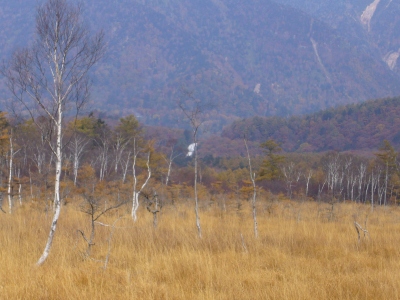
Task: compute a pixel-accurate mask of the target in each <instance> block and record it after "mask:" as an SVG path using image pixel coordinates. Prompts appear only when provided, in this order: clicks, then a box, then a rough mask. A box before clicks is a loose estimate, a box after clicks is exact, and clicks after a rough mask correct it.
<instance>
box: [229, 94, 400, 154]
mask: <svg viewBox="0 0 400 300" xmlns="http://www.w3.org/2000/svg"><path fill="white" fill-rule="evenodd" d="M399 116H400V98H388V99H380V100H374V101H367V102H365V103H362V104H350V105H346V106H342V107H338V108H334V109H333V108H331V109H327V110H324V111H321V112H318V113H315V114H311V115H307V116H304V117H291V118H280V117H268V118H261V117H253V118H249V119H244V120H241V121H236V122H234V123H233V124H232V125H231V126H228V127H227V128H225V129H224V130H223V133H222V138H223V139H225V141H229V140H233V141H241V140H242V138H243V134H244V133H246V134H247V136H248V138H249V140H250V141H253V142H264V141H266V140H268V139H274V140H276V141H277V142H279V143H280V144H281V145H282V148H283V149H284V150H285V151H288V152H292V151H298V152H311V151H326V150H338V151H343V150H375V149H377V148H379V146H380V145H381V144H382V141H383V140H385V139H386V140H389V141H390V142H391V143H392V144H393V145H394V146H396V147H399V146H400V129H399V128H400V117H399Z"/></svg>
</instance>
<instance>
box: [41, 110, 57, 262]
mask: <svg viewBox="0 0 400 300" xmlns="http://www.w3.org/2000/svg"><path fill="white" fill-rule="evenodd" d="M57 121H58V122H57V124H56V126H57V143H56V175H55V181H54V215H53V220H52V221H51V226H50V232H49V236H48V238H47V243H46V246H45V248H44V251H43V253H42V256H41V257H40V258H39V260H38V262H37V263H36V264H37V265H38V266H39V265H41V264H43V263H44V262H45V260H46V259H47V257H48V256H49V253H50V249H51V245H52V243H53V238H54V233H55V232H56V227H57V222H58V218H59V217H60V212H61V200H60V176H61V167H62V151H61V150H62V149H61V145H62V108H61V105H60V106H59V107H58V119H57Z"/></svg>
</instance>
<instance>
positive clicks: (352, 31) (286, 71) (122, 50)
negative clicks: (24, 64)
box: [0, 0, 400, 132]
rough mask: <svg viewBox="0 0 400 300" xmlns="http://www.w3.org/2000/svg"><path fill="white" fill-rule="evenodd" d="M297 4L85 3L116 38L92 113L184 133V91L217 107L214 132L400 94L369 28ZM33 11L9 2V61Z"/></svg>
mask: <svg viewBox="0 0 400 300" xmlns="http://www.w3.org/2000/svg"><path fill="white" fill-rule="evenodd" d="M293 1H294V0H293ZM299 3H300V2H299ZM324 3H325V2H324ZM327 3H328V2H326V3H325V4H326V5H325V10H327V9H328V8H329V7H330V6H327V5H328V4H327ZM289 4H290V3H286V5H283V4H279V3H275V2H272V1H260V0H251V1H245V2H238V1H233V0H205V1H201V2H196V1H189V0H184V1H177V0H171V1H161V0H152V1H146V2H145V1H141V0H135V1H118V2H115V1H105V0H98V1H94V0H88V1H85V9H86V10H85V12H86V13H87V15H86V17H87V22H88V25H90V27H91V28H92V29H93V30H97V29H99V28H103V29H104V30H105V32H106V35H107V39H108V53H107V56H106V58H105V59H104V60H103V62H102V63H101V64H99V65H98V66H97V68H96V69H95V71H94V74H93V79H94V82H93V90H92V103H91V105H90V109H97V110H100V111H104V112H107V114H108V115H109V116H120V115H126V114H129V113H134V114H135V115H137V116H138V118H139V119H140V120H141V121H142V122H144V123H146V124H152V125H169V126H180V127H182V126H184V125H185V124H186V123H178V122H177V120H179V119H181V117H182V116H181V114H180V111H179V109H178V108H177V101H179V100H180V99H182V89H183V88H184V89H186V90H190V91H194V95H195V97H197V98H199V99H201V100H202V101H204V102H207V103H210V102H211V103H213V109H210V111H208V112H207V118H208V119H209V120H210V127H211V130H212V131H214V132H215V131H218V130H219V129H220V128H222V126H224V125H226V124H229V123H230V122H232V121H233V120H235V119H237V118H238V117H240V118H243V117H251V116H254V115H258V116H274V115H277V116H288V115H292V114H303V113H311V112H315V111H318V110H320V109H324V108H327V107H332V106H336V105H343V104H347V103H355V102H361V101H365V100H367V99H372V98H381V97H386V96H397V95H399V94H400V76H399V75H398V73H396V71H395V68H392V69H391V68H390V67H389V66H388V64H387V63H385V61H384V60H383V59H382V55H381V53H380V50H379V47H377V44H379V43H380V42H379V43H378V42H377V41H374V40H373V39H372V38H371V37H370V35H369V33H368V30H367V29H365V28H364V27H363V26H361V25H360V24H361V23H360V22H361V21H360V22H359V21H357V20H356V21H353V22H350V21H349V22H350V23H348V24H347V23H346V24H347V25H348V26H347V30H342V29H343V28H341V27H338V26H336V25H335V24H333V23H332V22H330V21H329V19H327V18H325V19H324V18H322V17H321V18H316V16H315V13H314V12H311V11H301V10H299V9H298V7H297V8H293V7H289V6H288V5H289ZM35 5H36V1H33V0H30V1H11V2H10V1H4V3H2V8H1V9H0V13H1V16H2V18H1V19H0V25H1V26H0V28H2V29H1V31H0V32H1V38H2V40H3V41H4V42H3V43H2V45H1V46H0V55H1V57H2V59H8V58H9V56H10V53H11V52H12V50H13V49H15V47H18V46H21V45H24V44H25V43H27V42H29V40H30V39H31V36H32V30H33V28H34V26H33V22H34V13H33V12H34V7H35ZM329 5H331V4H329ZM332 5H333V4H332ZM360 7H361V5H360ZM332 11H335V12H337V13H338V14H340V13H342V12H341V11H339V10H335V9H332ZM396 12H398V5H394V4H393V9H392V13H393V14H394V15H395V14H396ZM335 16H336V15H335ZM346 20H350V19H349V18H346ZM385 20H386V21H385V22H389V23H390V22H393V23H390V24H386V25H384V26H386V27H390V26H392V27H393V26H394V27H393V28H395V26H397V25H396V24H397V23H396V20H397V19H396V18H394V19H385ZM382 26H383V25H382ZM392 27H390V28H392ZM373 28H375V27H373ZM377 34H378V33H377ZM399 37H400V31H399V30H397V31H396V30H392V31H391V35H390V36H388V38H390V41H393V43H394V42H395V41H396V40H398V39H399ZM385 39H386V38H385ZM382 41H383V40H382ZM391 43H392V42H391ZM0 90H1V95H2V97H1V98H2V99H4V100H3V107H4V106H5V104H6V102H7V101H8V100H9V94H7V92H6V90H5V88H4V86H3V87H2V86H1V83H0ZM183 98H184V97H183ZM184 100H185V99H184Z"/></svg>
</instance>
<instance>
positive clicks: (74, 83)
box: [1, 0, 104, 265]
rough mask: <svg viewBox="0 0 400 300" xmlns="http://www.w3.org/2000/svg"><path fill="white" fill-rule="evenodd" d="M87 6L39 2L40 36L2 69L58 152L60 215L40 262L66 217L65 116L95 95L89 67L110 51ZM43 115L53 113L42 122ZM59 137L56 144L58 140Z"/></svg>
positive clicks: (56, 182) (56, 204)
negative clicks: (90, 27) (89, 22)
mask: <svg viewBox="0 0 400 300" xmlns="http://www.w3.org/2000/svg"><path fill="white" fill-rule="evenodd" d="M81 17H82V12H81V6H80V5H75V4H70V3H68V2H67V0H47V1H46V2H45V3H44V4H43V5H41V6H39V7H38V10H37V14H36V38H35V41H34V43H33V45H32V46H31V47H29V48H26V49H22V50H19V51H16V52H15V54H14V56H13V58H12V60H11V62H10V65H9V66H8V68H7V67H4V68H3V69H2V70H1V72H2V73H3V75H5V77H6V78H7V85H8V88H9V90H10V91H11V92H12V94H13V96H14V98H15V99H16V100H17V102H18V103H20V104H21V107H19V108H16V109H15V111H18V110H21V111H22V110H25V111H27V112H28V113H29V114H30V116H31V119H32V120H33V121H34V122H35V124H36V126H37V127H38V128H39V129H40V131H41V135H42V137H43V139H44V140H45V141H46V142H47V143H48V145H49V147H50V149H51V151H52V153H53V155H54V156H55V179H54V215H53V220H52V223H51V226H50V233H49V236H48V239H47V243H46V246H45V249H44V251H43V254H42V256H41V257H40V258H39V260H38V262H37V264H38V265H41V264H43V262H44V261H45V260H46V259H47V257H48V255H49V253H50V249H51V245H52V242H53V237H54V233H55V231H56V226H57V221H58V218H59V216H60V210H61V201H60V176H61V167H62V154H63V144H62V134H63V115H64V111H65V110H70V109H72V108H74V110H75V111H76V115H77V114H78V113H79V110H80V109H81V107H82V106H83V105H84V103H85V102H86V101H87V99H88V97H89V82H88V78H87V74H88V71H89V69H90V68H91V67H92V66H93V65H94V64H95V63H96V62H97V61H98V60H99V59H100V58H101V57H102V55H103V53H104V42H103V37H104V34H103V33H102V32H101V33H100V34H98V35H96V36H95V37H94V38H91V37H90V34H89V32H88V31H87V29H86V28H85V26H84V23H83V21H82V19H81ZM38 116H44V117H45V118H47V121H46V122H43V123H40V122H38V120H37V119H36V118H37V117H38ZM54 141H55V144H54Z"/></svg>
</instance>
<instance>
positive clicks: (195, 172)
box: [194, 130, 201, 238]
mask: <svg viewBox="0 0 400 300" xmlns="http://www.w3.org/2000/svg"><path fill="white" fill-rule="evenodd" d="M196 134H197V130H196V133H195V134H194V144H195V152H194V212H195V214H196V227H197V233H198V234H199V237H200V238H201V225H200V215H199V198H198V195H197V175H198V170H197V164H198V155H197V137H196Z"/></svg>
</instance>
